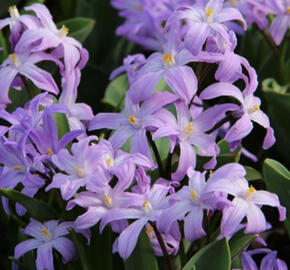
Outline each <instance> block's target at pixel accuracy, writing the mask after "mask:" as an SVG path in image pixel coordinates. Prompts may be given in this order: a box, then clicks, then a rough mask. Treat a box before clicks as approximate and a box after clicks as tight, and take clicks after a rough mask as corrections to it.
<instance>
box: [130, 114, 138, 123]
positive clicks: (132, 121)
mask: <svg viewBox="0 0 290 270" xmlns="http://www.w3.org/2000/svg"><path fill="white" fill-rule="evenodd" d="M128 121H129V122H130V123H131V124H133V125H136V124H137V123H138V119H137V118H136V117H135V116H134V115H130V116H129V117H128Z"/></svg>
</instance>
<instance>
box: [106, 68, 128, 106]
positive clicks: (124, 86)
mask: <svg viewBox="0 0 290 270" xmlns="http://www.w3.org/2000/svg"><path fill="white" fill-rule="evenodd" d="M128 88H129V85H128V79H127V75H126V74H123V75H121V76H118V77H117V78H115V79H114V80H113V81H111V82H110V83H109V85H108V87H107V89H106V92H105V97H104V99H103V102H105V103H107V104H110V105H111V106H113V107H114V108H116V109H120V108H121V107H122V106H123V104H124V98H125V94H126V91H127V90H128Z"/></svg>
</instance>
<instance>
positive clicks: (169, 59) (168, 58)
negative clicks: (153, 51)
mask: <svg viewBox="0 0 290 270" xmlns="http://www.w3.org/2000/svg"><path fill="white" fill-rule="evenodd" d="M162 58H163V63H164V65H165V66H166V67H172V66H173V65H174V63H175V61H174V58H173V56H172V55H171V54H169V53H164V54H163V55H162Z"/></svg>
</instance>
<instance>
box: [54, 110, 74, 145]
mask: <svg viewBox="0 0 290 270" xmlns="http://www.w3.org/2000/svg"><path fill="white" fill-rule="evenodd" d="M53 118H54V121H55V123H56V126H57V132H58V138H59V139H61V138H62V137H63V135H65V134H66V133H67V132H68V131H70V127H69V123H68V120H67V117H66V115H65V114H64V113H55V114H53Z"/></svg>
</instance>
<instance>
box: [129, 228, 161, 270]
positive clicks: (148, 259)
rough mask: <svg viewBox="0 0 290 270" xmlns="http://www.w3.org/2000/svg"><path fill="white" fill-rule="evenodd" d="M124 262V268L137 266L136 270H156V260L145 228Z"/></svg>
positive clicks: (130, 269) (130, 268)
mask: <svg viewBox="0 0 290 270" xmlns="http://www.w3.org/2000/svg"><path fill="white" fill-rule="evenodd" d="M124 264H125V269H126V270H136V269H137V268H138V270H149V269H150V270H158V264H157V260H156V257H155V255H154V252H153V250H152V245H151V243H150V241H149V238H148V236H147V235H146V233H145V230H142V232H141V234H140V236H139V240H138V243H137V245H136V247H135V249H134V251H133V253H132V255H131V256H130V257H129V259H127V260H125V261H124Z"/></svg>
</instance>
